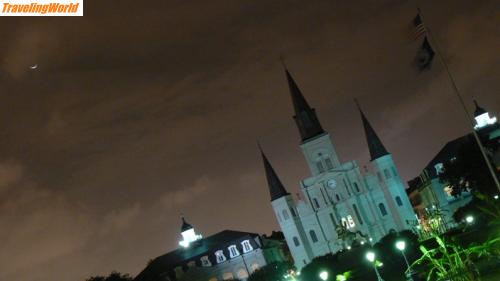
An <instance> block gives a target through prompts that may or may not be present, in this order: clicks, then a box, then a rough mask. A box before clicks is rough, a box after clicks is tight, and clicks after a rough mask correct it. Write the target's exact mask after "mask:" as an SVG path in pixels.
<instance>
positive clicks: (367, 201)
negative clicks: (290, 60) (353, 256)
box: [262, 69, 416, 269]
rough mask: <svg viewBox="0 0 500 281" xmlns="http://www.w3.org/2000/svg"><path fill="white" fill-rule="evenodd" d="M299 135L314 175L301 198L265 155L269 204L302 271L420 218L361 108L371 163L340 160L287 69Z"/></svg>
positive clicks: (303, 183) (410, 225)
mask: <svg viewBox="0 0 500 281" xmlns="http://www.w3.org/2000/svg"><path fill="white" fill-rule="evenodd" d="M285 72H286V77H287V80H288V86H289V88H290V93H291V96H292V101H293V106H294V109H295V116H294V119H295V122H296V123H297V127H298V129H299V132H300V136H301V139H302V141H301V144H300V147H301V149H302V152H303V153H304V156H305V158H306V161H307V164H308V166H309V169H310V171H311V174H312V175H311V176H310V177H308V178H306V179H304V180H302V181H301V182H300V187H301V190H302V193H303V198H304V199H305V200H302V199H300V198H299V199H298V202H295V201H294V199H293V197H292V195H290V193H288V192H287V190H286V189H285V187H284V186H283V184H282V183H281V181H280V179H279V178H278V176H277V174H276V172H275V171H274V169H273V167H272V166H271V164H270V163H269V161H268V159H267V157H266V156H265V155H264V153H262V157H263V160H264V167H265V172H266V177H267V181H268V185H269V191H270V194H271V204H272V207H273V209H274V212H275V215H276V218H277V220H278V222H279V225H280V227H281V230H282V231H283V233H284V235H285V239H286V242H287V244H288V246H289V248H290V251H291V253H292V256H293V258H294V261H295V266H296V267H297V268H298V269H300V268H302V267H303V266H304V265H306V264H308V263H309V262H310V261H311V260H312V259H313V258H315V257H318V256H322V255H325V254H328V253H336V252H337V251H340V250H343V249H350V247H351V246H352V245H353V244H355V243H359V244H364V243H376V242H377V241H379V240H380V239H381V238H382V237H384V236H385V235H387V234H388V233H390V232H393V231H396V232H399V231H403V230H411V229H413V227H414V226H415V220H416V216H415V213H414V212H413V208H412V205H411V204H410V201H409V199H408V196H407V194H406V191H405V186H404V184H403V181H402V180H401V177H400V175H399V173H398V170H397V168H396V165H395V164H394V161H393V159H392V156H391V154H390V153H389V152H387V150H386V149H385V147H384V145H383V144H382V142H381V140H380V139H379V137H378V136H377V134H376V133H375V130H374V129H373V127H372V126H371V124H370V123H369V122H368V119H367V118H366V116H365V114H364V113H363V112H362V111H361V108H359V105H358V108H359V111H360V114H361V120H362V123H363V127H364V130H365V133H366V139H367V142H368V148H369V151H370V156H371V161H370V165H369V166H370V167H368V168H367V169H366V170H364V171H361V170H360V168H359V166H358V164H357V163H356V162H355V161H350V162H345V163H340V161H339V157H338V154H337V151H336V150H335V146H334V144H333V142H332V140H331V138H330V134H329V133H328V132H325V131H324V130H323V128H322V127H321V124H320V122H319V120H318V118H317V116H316V112H315V110H314V108H311V107H310V106H309V104H308V103H307V101H306V100H305V98H304V96H303V95H302V93H301V91H300V89H299V88H298V86H297V84H296V83H295V81H294V80H293V78H292V76H291V75H290V73H289V71H288V70H287V69H285Z"/></svg>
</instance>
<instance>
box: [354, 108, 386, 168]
mask: <svg viewBox="0 0 500 281" xmlns="http://www.w3.org/2000/svg"><path fill="white" fill-rule="evenodd" d="M355 102H356V106H357V107H358V110H359V113H360V114H361V121H362V122H363V127H364V129H365V136H366V142H367V143H368V150H369V151H370V160H371V161H373V160H375V159H377V158H380V157H382V156H384V155H387V154H389V152H387V149H385V146H384V144H383V143H382V141H381V140H380V138H379V137H378V135H377V133H376V132H375V130H374V129H373V127H372V125H371V124H370V122H369V121H368V119H367V118H366V116H365V114H364V112H363V110H361V107H360V106H359V103H358V102H357V101H355Z"/></svg>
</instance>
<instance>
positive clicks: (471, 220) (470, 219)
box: [465, 216, 474, 223]
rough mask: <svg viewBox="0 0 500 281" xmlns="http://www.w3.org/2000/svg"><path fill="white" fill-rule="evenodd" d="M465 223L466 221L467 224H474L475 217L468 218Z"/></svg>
mask: <svg viewBox="0 0 500 281" xmlns="http://www.w3.org/2000/svg"><path fill="white" fill-rule="evenodd" d="M465 221H466V222H467V223H472V222H473V221H474V217H473V216H467V217H466V218H465Z"/></svg>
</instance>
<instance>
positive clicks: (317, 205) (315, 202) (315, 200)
mask: <svg viewBox="0 0 500 281" xmlns="http://www.w3.org/2000/svg"><path fill="white" fill-rule="evenodd" d="M313 201H314V206H316V208H319V202H318V199H316V198H313Z"/></svg>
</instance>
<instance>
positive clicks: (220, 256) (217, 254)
mask: <svg viewBox="0 0 500 281" xmlns="http://www.w3.org/2000/svg"><path fill="white" fill-rule="evenodd" d="M215 258H216V259H217V263H221V262H224V261H226V256H224V253H223V252H222V250H219V251H217V252H215Z"/></svg>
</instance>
